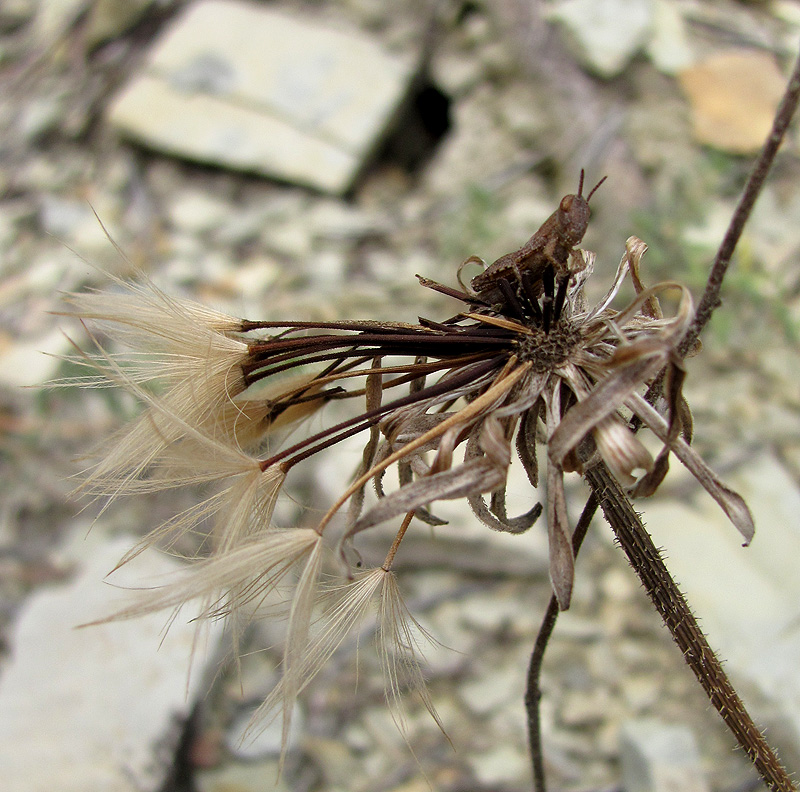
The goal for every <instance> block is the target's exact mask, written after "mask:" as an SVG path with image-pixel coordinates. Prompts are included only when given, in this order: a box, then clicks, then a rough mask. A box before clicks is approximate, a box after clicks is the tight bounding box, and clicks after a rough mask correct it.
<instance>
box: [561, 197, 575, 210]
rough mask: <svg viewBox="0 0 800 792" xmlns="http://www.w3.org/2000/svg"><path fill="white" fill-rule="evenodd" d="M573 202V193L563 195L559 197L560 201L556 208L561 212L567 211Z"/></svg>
mask: <svg viewBox="0 0 800 792" xmlns="http://www.w3.org/2000/svg"><path fill="white" fill-rule="evenodd" d="M573 203H575V196H574V195H565V196H564V197H563V198H562V199H561V203H560V204H559V205H558V208H559V209H560V210H561V211H562V212H569V210H570V209H572V204H573Z"/></svg>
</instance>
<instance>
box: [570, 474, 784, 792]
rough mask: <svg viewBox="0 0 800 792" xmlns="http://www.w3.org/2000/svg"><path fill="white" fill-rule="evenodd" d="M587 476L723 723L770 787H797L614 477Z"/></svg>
mask: <svg viewBox="0 0 800 792" xmlns="http://www.w3.org/2000/svg"><path fill="white" fill-rule="evenodd" d="M585 477H586V480H587V481H588V482H589V485H590V486H591V488H592V495H593V496H594V497H596V498H597V499H599V502H600V507H601V509H602V510H603V514H604V515H605V518H606V520H607V521H608V523H609V525H610V526H611V528H612V529H613V531H614V533H615V534H616V537H617V539H618V540H619V543H620V546H621V547H622V549H623V550H624V552H625V555H627V556H628V560H629V561H630V564H631V566H632V567H633V568H634V569H635V570H636V574H637V575H638V576H639V579H640V580H641V581H642V585H643V586H644V588H645V590H646V591H647V594H648V596H649V597H650V600H651V601H652V603H653V605H654V606H655V608H656V610H657V611H658V613H659V615H660V616H661V618H662V619H663V621H664V624H665V625H666V626H667V627H668V628H669V631H670V632H671V633H672V637H673V638H674V640H675V643H677V644H678V646H679V647H680V649H681V651H682V652H683V656H684V659H685V660H686V664H687V665H688V666H689V668H691V669H692V671H693V672H694V675H695V676H696V677H697V679H698V681H699V682H700V684H701V685H702V687H703V690H705V692H706V694H707V695H708V698H709V699H710V700H711V703H712V704H713V705H714V707H715V709H716V710H717V712H719V714H720V716H721V717H722V719H723V720H724V721H725V724H726V725H727V726H728V728H729V729H730V730H731V732H733V734H734V735H735V736H736V739H737V740H738V742H739V744H740V745H741V746H742V748H744V750H745V752H746V753H747V755H748V756H749V757H750V761H751V762H752V763H753V764H754V765H755V767H756V769H757V770H758V772H759V774H760V775H761V777H762V779H763V780H764V782H765V783H766V785H767V786H768V787H769V788H770V789H772V790H775V791H776V792H792V790H794V791H795V792H796V787H795V786H794V784H793V783H792V781H791V779H790V778H789V776H788V774H787V772H786V770H785V769H784V768H783V766H782V765H781V763H780V762H779V761H778V758H777V756H776V755H775V753H774V752H773V750H772V749H771V748H770V746H769V744H768V743H767V741H766V740H765V739H764V735H763V734H762V733H761V732H760V730H759V729H758V727H757V726H756V725H755V723H754V722H753V719H752V718H751V717H750V715H749V713H748V712H747V710H746V709H745V707H744V704H743V703H742V700H741V699H740V698H739V696H738V694H737V693H736V691H735V690H734V688H733V685H732V684H731V682H730V680H729V679H728V677H727V675H726V674H725V671H724V670H723V668H722V665H721V664H720V661H719V659H718V658H717V656H716V654H714V650H713V649H712V648H711V646H710V645H709V643H708V640H707V639H706V637H705V635H704V634H703V631H702V630H701V629H700V627H699V625H698V624H697V620H696V619H695V617H694V614H693V613H692V612H691V610H690V609H689V606H688V604H687V602H686V599H685V597H684V596H683V594H682V592H681V591H680V589H679V588H678V586H677V585H676V584H675V581H674V580H673V579H672V576H671V575H670V573H669V570H668V569H667V567H666V565H665V564H664V560H663V559H662V558H661V554H660V553H659V552H658V548H657V547H656V546H655V544H653V540H652V538H651V537H650V534H649V533H648V532H647V530H646V529H645V527H644V525H643V523H642V521H641V519H640V517H639V515H638V514H637V513H636V511H635V510H634V508H633V506H632V505H631V502H630V501H629V500H628V498H627V496H626V495H625V493H624V492H623V490H622V488H621V487H620V485H619V483H618V482H617V480H616V479H615V478H614V477H613V476H612V475H611V473H609V471H608V468H606V466H605V465H603V464H600V465H597V466H595V467H593V468H591V469H590V470H587V471H586V474H585Z"/></svg>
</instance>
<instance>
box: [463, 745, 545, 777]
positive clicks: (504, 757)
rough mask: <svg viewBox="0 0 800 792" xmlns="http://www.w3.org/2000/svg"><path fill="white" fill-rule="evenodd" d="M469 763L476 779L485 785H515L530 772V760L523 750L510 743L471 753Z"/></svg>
mask: <svg viewBox="0 0 800 792" xmlns="http://www.w3.org/2000/svg"><path fill="white" fill-rule="evenodd" d="M469 764H470V767H471V768H472V771H473V772H474V773H475V777H476V778H477V779H478V781H480V783H481V784H483V785H486V786H487V787H494V786H497V785H505V784H509V785H516V784H518V783H519V782H520V781H521V780H522V779H523V778H526V776H527V774H528V773H529V772H530V760H529V759H528V757H527V755H526V754H525V752H524V751H522V750H520V749H517V748H514V747H513V746H511V745H501V746H498V747H497V748H495V749H494V750H491V751H486V752H485V753H480V754H473V755H472V756H470V757H469Z"/></svg>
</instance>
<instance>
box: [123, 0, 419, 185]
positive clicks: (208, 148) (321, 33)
mask: <svg viewBox="0 0 800 792" xmlns="http://www.w3.org/2000/svg"><path fill="white" fill-rule="evenodd" d="M412 76H413V68H412V66H411V64H410V62H408V61H407V60H406V59H403V58H400V57H398V56H395V55H391V54H389V53H387V52H385V51H384V50H382V49H381V47H379V46H378V45H377V44H376V43H375V42H374V41H372V40H371V39H369V38H367V37H365V36H363V35H361V34H359V33H352V32H344V31H341V30H334V29H332V28H328V27H323V26H321V25H320V24H318V23H312V22H309V21H308V20H304V19H301V18H299V17H293V16H290V15H287V14H286V13H284V12H280V11H276V10H274V9H271V8H264V7H260V6H256V5H254V4H252V3H245V2H239V0H200V2H197V3H192V4H191V5H190V6H189V7H188V8H187V10H186V12H185V13H184V14H183V15H181V16H180V17H179V18H178V19H177V20H176V22H175V23H174V24H172V25H171V26H170V27H169V28H168V29H167V31H166V32H165V33H164V34H163V36H162V37H161V38H160V39H159V40H158V41H157V42H156V44H155V45H154V47H153V50H152V51H151V53H150V56H149V58H148V59H147V62H146V63H145V65H144V67H143V69H142V71H141V73H140V74H139V75H137V76H136V77H135V78H134V79H133V80H132V81H131V82H130V83H129V84H128V85H127V86H126V87H125V89H124V90H123V91H122V93H121V94H120V95H119V96H118V97H117V98H116V100H115V101H114V102H113V104H112V106H111V109H110V114H109V120H110V122H111V123H112V124H113V125H114V126H115V127H117V128H118V129H119V130H120V131H121V132H123V133H124V134H125V135H127V136H128V137H130V138H133V139H135V140H138V141H140V142H141V143H143V144H145V145H147V146H149V147H151V148H155V149H158V150H161V151H164V152H167V153H169V154H173V155H176V156H179V157H182V158H185V159H190V160H196V161H199V162H204V163H210V164H214V165H219V166H221V167H226V168H232V169H234V170H241V171H247V172H252V173H256V174H259V175H263V176H269V177H273V178H276V179H280V180H283V181H288V182H292V183H296V184H302V185H305V186H309V187H313V188H315V189H318V190H321V191H323V192H330V193H334V194H338V193H343V192H345V191H347V189H348V188H349V187H350V186H351V184H352V182H353V180H354V178H355V177H356V175H357V173H358V172H359V170H360V168H361V167H362V165H363V163H364V160H365V158H366V157H367V156H368V155H369V154H370V153H371V152H372V151H373V149H374V147H375V146H376V144H377V142H378V140H379V138H380V136H381V135H382V134H383V133H384V131H385V130H386V127H387V125H388V124H389V122H390V121H391V119H392V117H393V114H394V113H395V111H396V110H397V108H398V106H399V105H400V103H401V102H402V100H403V98H404V97H405V95H406V93H407V91H408V88H409V85H410V81H411V78H412Z"/></svg>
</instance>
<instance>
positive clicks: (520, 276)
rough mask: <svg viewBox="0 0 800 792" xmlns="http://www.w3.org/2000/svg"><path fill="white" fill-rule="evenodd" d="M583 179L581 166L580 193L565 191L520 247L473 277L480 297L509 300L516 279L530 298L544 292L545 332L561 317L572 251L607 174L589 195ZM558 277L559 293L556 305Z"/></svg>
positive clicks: (474, 288) (488, 299) (491, 300)
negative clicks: (585, 193) (551, 211)
mask: <svg viewBox="0 0 800 792" xmlns="http://www.w3.org/2000/svg"><path fill="white" fill-rule="evenodd" d="M583 179H584V172H583V170H581V178H580V183H579V184H578V192H577V194H576V195H565V196H564V197H563V198H562V199H561V202H560V203H559V205H558V209H556V211H555V212H553V214H551V215H550V217H548V218H547V220H545V221H544V223H542V225H541V227H540V228H539V230H538V231H537V232H536V233H535V234H534V235H533V236H532V237H531V238H530V239H529V240H528V241H527V242H526V243H525V244H524V245H523V246H522V247H521V248H520V249H519V250H515V251H514V252H513V253H506V255H505V256H500V258H499V259H497V261H495V262H494V263H493V264H491V265H490V266H489V267H487V268H486V270H484V271H483V272H482V273H481V274H480V275H476V276H475V277H474V278H473V279H472V281H471V282H470V285H471V287H472V289H473V291H474V292H475V295H476V296H477V297H478V298H479V299H481V300H482V301H484V302H490V303H491V302H498V301H506V302H509V299H508V296H509V292H512V291H513V290H511V289H510V285H511V281H512V279H515V280H516V282H517V283H518V284H519V285H520V286H521V287H522V289H523V291H524V293H525V295H526V297H527V300H528V301H529V302H532V301H535V300H538V298H539V296H540V295H541V294H542V292H544V295H545V296H544V300H543V306H542V308H543V313H544V319H545V332H547V331H548V330H549V325H550V318H554V319H555V320H556V321H557V320H558V315H559V313H560V312H561V311H560V309H561V307H562V305H563V302H564V298H565V296H566V289H567V283H568V281H569V275H570V272H569V268H568V262H569V256H570V253H572V251H573V248H574V247H575V246H576V245H577V244H579V243H580V241H581V240H582V239H583V235H584V234H585V233H586V228H587V226H588V225H589V217H590V215H591V212H590V211H589V200H590V199H591V197H592V196H593V195H594V194H595V192H596V191H597V188H598V187H599V186H600V185H601V184H602V183H603V182H604V181H605V180H606V177H605V176H604V177H603V178H602V179H600V181H599V182H597V184H596V185H595V186H594V187H593V188H592V190H591V192H590V193H589V194H588V195H587V196H586V197H585V198H584V197H583ZM556 280H557V281H558V287H559V288H558V291H559V293H558V295H557V296H556V297H555V304H554V305H553V300H554V292H555V281H556ZM503 281H505V283H503ZM511 302H514V301H513V300H511Z"/></svg>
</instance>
